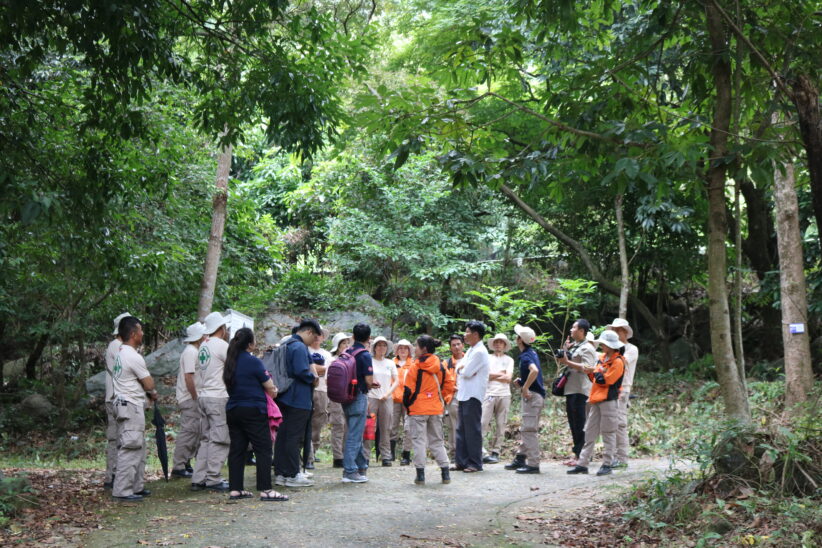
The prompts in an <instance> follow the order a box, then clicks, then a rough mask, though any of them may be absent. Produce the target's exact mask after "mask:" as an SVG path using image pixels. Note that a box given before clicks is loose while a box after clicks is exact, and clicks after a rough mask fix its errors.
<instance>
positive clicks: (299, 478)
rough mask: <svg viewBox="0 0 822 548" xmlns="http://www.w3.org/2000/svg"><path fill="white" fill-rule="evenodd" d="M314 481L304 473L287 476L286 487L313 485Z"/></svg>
mask: <svg viewBox="0 0 822 548" xmlns="http://www.w3.org/2000/svg"><path fill="white" fill-rule="evenodd" d="M312 485H314V481H313V480H311V479H309V478H307V477H306V476H305V475H304V474H297V475H296V476H293V477H290V478H288V477H287V478H285V486H286V487H311V486H312Z"/></svg>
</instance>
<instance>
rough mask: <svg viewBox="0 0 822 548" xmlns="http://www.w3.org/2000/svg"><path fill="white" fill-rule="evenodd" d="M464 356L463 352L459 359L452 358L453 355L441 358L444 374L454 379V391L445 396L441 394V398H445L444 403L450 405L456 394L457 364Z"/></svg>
mask: <svg viewBox="0 0 822 548" xmlns="http://www.w3.org/2000/svg"><path fill="white" fill-rule="evenodd" d="M464 358H465V355H464V354H463V356H462V358H460V359H459V360H454V357H453V356H451V357H450V358H447V359H445V360H442V364H443V365H444V366H445V374H446V375H448V376H449V377H451V380H452V381H454V392H453V393H451V395H450V396H448V397H447V398H446V397H445V394H443V395H442V397H443V399H444V400H445V405H451V400H453V399H454V396H456V395H457V389H456V386H457V364H459V362H460V361H462V360H463V359H464Z"/></svg>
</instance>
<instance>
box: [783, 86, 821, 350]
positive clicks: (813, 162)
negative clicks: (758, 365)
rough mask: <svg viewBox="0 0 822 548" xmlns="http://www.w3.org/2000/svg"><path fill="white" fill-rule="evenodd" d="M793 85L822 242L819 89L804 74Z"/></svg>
mask: <svg viewBox="0 0 822 548" xmlns="http://www.w3.org/2000/svg"><path fill="white" fill-rule="evenodd" d="M792 87H793V93H792V94H791V99H793V102H794V104H795V105H796V111H797V114H798V115H799V132H800V133H801V134H802V143H803V144H804V145H805V152H806V153H807V155H808V173H809V174H810V178H811V196H812V199H813V213H814V216H815V217H816V226H817V227H819V241H820V243H822V120H820V114H819V91H818V90H817V89H816V86H814V85H813V82H812V81H811V80H810V78H808V77H807V76H806V75H804V74H800V75H799V77H798V78H796V80H795V81H794V82H793V86H792ZM786 351H787V349H786Z"/></svg>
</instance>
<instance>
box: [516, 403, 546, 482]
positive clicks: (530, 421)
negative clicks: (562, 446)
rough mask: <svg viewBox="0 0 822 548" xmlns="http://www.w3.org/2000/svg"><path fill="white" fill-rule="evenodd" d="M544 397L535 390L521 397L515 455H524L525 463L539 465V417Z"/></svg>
mask: <svg viewBox="0 0 822 548" xmlns="http://www.w3.org/2000/svg"><path fill="white" fill-rule="evenodd" d="M544 404H545V398H543V397H542V396H540V395H539V394H537V393H535V392H531V397H530V398H528V399H527V400H526V399H525V398H523V399H522V425H521V426H520V427H519V435H520V443H519V449H518V450H517V455H525V464H527V465H528V466H539V458H540V450H539V419H540V416H541V415H542V406H543V405H544Z"/></svg>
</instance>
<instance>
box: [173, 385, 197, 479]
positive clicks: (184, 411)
mask: <svg viewBox="0 0 822 548" xmlns="http://www.w3.org/2000/svg"><path fill="white" fill-rule="evenodd" d="M177 405H178V406H179V407H180V432H179V433H178V434H177V439H176V440H175V442H174V464H173V465H172V466H171V469H172V470H185V467H186V463H187V462H188V461H189V459H192V458H194V456H195V455H197V449H198V448H199V447H200V436H201V434H202V425H201V424H200V423H201V421H202V414H201V412H200V406H199V404H198V403H197V402H196V401H194V400H186V401H184V402H183V403H180V404H177Z"/></svg>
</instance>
